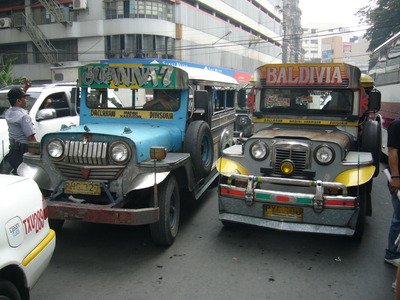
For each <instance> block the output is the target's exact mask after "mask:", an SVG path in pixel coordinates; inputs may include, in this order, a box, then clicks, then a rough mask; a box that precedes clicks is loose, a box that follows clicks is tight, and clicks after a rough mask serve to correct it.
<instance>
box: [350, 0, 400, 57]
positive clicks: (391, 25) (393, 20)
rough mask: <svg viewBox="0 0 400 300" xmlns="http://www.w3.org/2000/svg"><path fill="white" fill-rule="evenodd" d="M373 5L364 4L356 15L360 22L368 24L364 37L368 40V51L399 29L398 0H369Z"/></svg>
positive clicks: (399, 5)
mask: <svg viewBox="0 0 400 300" xmlns="http://www.w3.org/2000/svg"><path fill="white" fill-rule="evenodd" d="M371 1H374V2H375V3H376V5H375V6H374V7H371V6H365V7H363V8H361V9H360V10H359V11H358V12H357V15H358V16H359V17H360V23H365V24H367V25H370V27H369V28H368V29H367V32H366V33H365V35H364V37H365V38H366V39H367V40H369V47H368V51H373V50H374V49H376V48H377V47H378V46H379V45H381V44H382V43H384V42H386V41H387V40H388V39H390V38H391V37H392V36H394V35H395V34H396V33H397V32H399V31H400V1H399V0H371Z"/></svg>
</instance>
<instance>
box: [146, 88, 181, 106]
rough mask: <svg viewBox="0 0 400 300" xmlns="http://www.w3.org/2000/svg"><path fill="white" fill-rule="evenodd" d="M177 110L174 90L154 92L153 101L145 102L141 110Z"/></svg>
mask: <svg viewBox="0 0 400 300" xmlns="http://www.w3.org/2000/svg"><path fill="white" fill-rule="evenodd" d="M178 108H179V97H177V93H176V90H154V98H153V100H150V101H147V102H146V103H145V104H144V105H143V109H151V110H168V111H175V110H177V109H178Z"/></svg>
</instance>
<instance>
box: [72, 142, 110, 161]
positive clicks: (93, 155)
mask: <svg viewBox="0 0 400 300" xmlns="http://www.w3.org/2000/svg"><path fill="white" fill-rule="evenodd" d="M107 149H108V143H107V142H85V143H84V142H82V141H65V155H66V158H65V161H66V162H71V163H75V164H89V165H107Z"/></svg>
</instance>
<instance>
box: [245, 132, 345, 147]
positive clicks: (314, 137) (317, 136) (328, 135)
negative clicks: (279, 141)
mask: <svg viewBox="0 0 400 300" xmlns="http://www.w3.org/2000/svg"><path fill="white" fill-rule="evenodd" d="M252 138H255V139H257V138H267V139H276V138H283V139H284V138H291V139H308V140H311V141H315V142H317V141H318V142H329V143H335V144H338V145H339V146H340V147H341V148H342V149H345V150H348V149H349V147H350V137H349V136H348V135H347V134H345V133H342V132H340V131H334V130H294V129H282V128H274V129H263V130H260V131H258V132H257V133H256V134H254V135H253V137H252Z"/></svg>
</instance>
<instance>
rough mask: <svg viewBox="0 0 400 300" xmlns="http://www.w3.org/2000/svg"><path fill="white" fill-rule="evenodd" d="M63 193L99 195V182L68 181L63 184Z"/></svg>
mask: <svg viewBox="0 0 400 300" xmlns="http://www.w3.org/2000/svg"><path fill="white" fill-rule="evenodd" d="M64 192H65V193H67V194H85V195H100V194H101V188H100V182H86V181H71V180H68V181H66V182H65V183H64Z"/></svg>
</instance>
